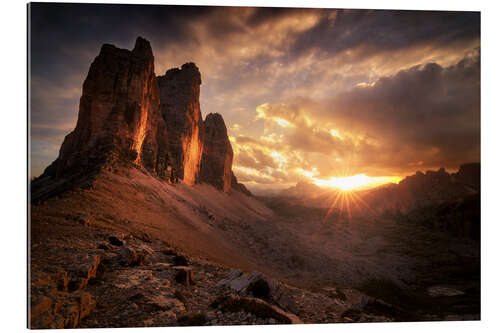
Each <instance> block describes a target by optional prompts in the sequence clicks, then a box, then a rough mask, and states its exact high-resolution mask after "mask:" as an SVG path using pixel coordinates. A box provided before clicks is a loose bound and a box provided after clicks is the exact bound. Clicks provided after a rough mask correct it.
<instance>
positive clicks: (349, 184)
mask: <svg viewBox="0 0 500 333" xmlns="http://www.w3.org/2000/svg"><path fill="white" fill-rule="evenodd" d="M312 178H313V183H314V184H315V185H317V186H320V187H333V188H338V189H340V190H342V191H353V190H361V189H367V188H372V187H376V186H379V185H384V184H387V183H398V182H399V181H400V180H401V179H402V178H401V177H395V176H392V177H369V176H367V175H365V174H359V175H354V176H349V177H331V178H330V179H326V180H325V179H318V178H314V177H312Z"/></svg>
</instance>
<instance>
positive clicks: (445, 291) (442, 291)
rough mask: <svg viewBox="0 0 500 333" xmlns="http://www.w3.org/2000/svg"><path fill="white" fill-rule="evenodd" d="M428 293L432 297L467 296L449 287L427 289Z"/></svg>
mask: <svg viewBox="0 0 500 333" xmlns="http://www.w3.org/2000/svg"><path fill="white" fill-rule="evenodd" d="M427 293H428V294H429V295H430V296H432V297H439V296H445V297H452V296H460V295H464V294H465V293H464V292H463V291H461V290H458V289H455V288H452V287H448V286H432V287H429V288H427Z"/></svg>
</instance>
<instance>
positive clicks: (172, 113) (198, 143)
mask: <svg viewBox="0 0 500 333" xmlns="http://www.w3.org/2000/svg"><path fill="white" fill-rule="evenodd" d="M156 81H157V83H158V87H159V90H160V109H161V112H162V115H163V118H164V119H165V120H166V124H167V133H168V141H169V152H170V156H171V161H172V164H173V167H174V168H175V169H176V170H177V172H178V174H179V177H180V178H181V179H183V180H184V182H186V183H187V184H190V185H192V184H194V183H196V182H198V181H199V171H200V163H201V155H202V152H203V133H204V130H203V119H202V116H201V111H200V85H201V76H200V72H199V70H198V68H197V67H196V65H195V64H194V63H188V64H184V65H183V66H182V67H181V68H180V69H179V68H173V69H170V70H168V71H167V72H166V73H165V75H163V76H158V77H157V80H156Z"/></svg>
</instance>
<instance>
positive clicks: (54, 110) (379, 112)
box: [30, 4, 480, 189]
mask: <svg viewBox="0 0 500 333" xmlns="http://www.w3.org/2000/svg"><path fill="white" fill-rule="evenodd" d="M30 28H31V30H30V32H31V45H30V46H31V47H30V50H31V62H30V64H31V73H30V74H31V75H30V87H31V175H32V176H38V175H39V174H41V173H42V172H43V170H44V169H45V167H47V166H48V165H49V164H50V163H51V162H52V161H53V160H54V159H55V158H57V155H58V151H59V147H60V145H61V143H62V140H63V138H64V136H65V135H67V134H68V133H69V132H71V130H72V129H73V128H74V127H75V125H76V120H77V116H78V103H79V98H80V96H81V90H82V84H83V81H84V79H85V77H86V75H87V73H88V68H89V66H90V64H91V62H92V60H93V59H94V58H95V57H96V56H97V54H98V53H99V50H100V47H101V45H102V44H104V43H109V44H114V45H116V46H117V47H121V48H127V49H132V48H133V46H134V42H135V39H136V38H137V36H142V37H144V38H146V39H148V40H149V41H150V42H151V46H152V48H153V53H154V55H155V72H156V74H157V75H163V74H164V73H165V72H166V70H168V69H170V68H172V67H180V66H181V65H182V64H184V63H186V62H190V61H192V62H195V63H196V64H197V66H198V67H199V69H200V72H201V75H202V85H201V96H200V103H201V110H202V114H203V116H206V115H207V114H208V113H211V112H218V113H220V114H221V115H222V116H223V117H224V120H225V122H226V126H227V128H228V132H229V136H230V141H231V144H232V147H233V150H234V162H233V170H234V172H235V174H236V176H237V177H238V180H239V181H240V182H243V183H244V184H246V185H247V186H248V187H249V188H250V189H267V188H269V189H275V188H284V187H288V186H291V185H294V184H295V183H297V182H299V181H313V182H315V183H316V184H322V183H324V182H328V181H331V180H332V179H335V178H338V177H358V178H357V179H359V177H361V176H359V175H364V177H373V178H372V179H387V180H392V179H394V180H397V179H399V178H400V177H404V176H406V175H409V174H412V173H414V172H415V171H417V170H424V171H425V170H428V169H437V168H440V167H445V168H446V169H447V170H450V171H454V170H457V169H458V167H459V166H460V164H463V163H467V162H478V161H479V160H480V14H479V13H478V12H443V11H441V12H438V11H389V10H342V9H304V8H299V9H286V8H251V7H238V8H237V7H195V6H144V5H103V4H100V5H95V4H94V5H92V4H32V7H31V26H30Z"/></svg>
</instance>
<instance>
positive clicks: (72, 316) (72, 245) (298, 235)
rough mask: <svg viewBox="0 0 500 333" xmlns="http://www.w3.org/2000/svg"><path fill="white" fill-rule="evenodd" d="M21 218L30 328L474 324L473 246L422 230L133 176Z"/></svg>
mask: <svg viewBox="0 0 500 333" xmlns="http://www.w3.org/2000/svg"><path fill="white" fill-rule="evenodd" d="M121 172H125V171H121ZM127 173H130V174H132V175H133V177H130V175H129V174H127ZM290 211H292V212H294V213H293V214H292V215H290V214H288V215H287V214H283V213H284V212H290ZM30 212H31V230H30V235H31V244H30V246H31V248H30V255H31V257H30V264H31V265H30V268H31V273H30V277H31V288H30V291H31V295H30V302H31V319H32V327H38V328H42V327H123V326H168V325H230V324H267V323H269V324H272V323H288V322H291V323H295V322H304V323H333V322H367V321H409V320H411V321H413V320H475V319H479V312H480V309H479V304H480V302H479V301H480V298H479V295H480V293H479V292H480V288H479V282H480V279H479V273H480V270H479V249H480V248H479V243H478V242H477V241H474V240H471V239H460V238H454V237H451V236H450V235H449V234H447V233H442V232H438V231H435V230H430V229H428V228H425V227H423V226H415V225H412V224H408V223H399V222H398V221H396V220H391V219H384V218H370V219H359V218H358V219H355V218H353V219H337V218H331V219H328V220H324V212H321V211H318V210H317V209H309V208H307V207H302V208H301V209H300V212H298V211H295V210H291V208H290V207H282V208H276V207H274V212H273V211H271V210H269V208H266V207H265V206H264V205H263V204H262V203H259V202H258V201H257V200H255V199H254V198H251V197H247V196H245V195H243V194H238V193H236V194H226V193H223V192H221V191H217V190H216V189H214V188H213V187H211V186H205V185H201V186H200V185H196V186H193V187H190V186H186V185H184V184H182V183H180V184H175V185H169V184H165V183H163V182H161V181H158V180H156V179H153V178H151V177H149V176H147V175H146V174H142V173H141V172H139V171H137V170H133V169H132V170H128V171H126V173H125V174H123V175H122V174H121V173H120V172H118V173H117V172H108V171H105V172H101V173H100V174H99V175H98V176H97V177H96V179H95V180H94V182H93V183H92V184H91V185H90V186H86V187H82V188H75V189H73V190H71V191H67V192H64V193H62V194H60V195H59V196H57V197H53V198H51V199H49V200H46V201H42V202H39V203H37V204H34V205H32V206H31V209H30ZM183 258H184V259H183ZM238 270H239V272H243V273H241V274H240V273H236V272H238ZM233 280H236V282H234V281H233ZM259 280H264V281H265V283H262V282H258V283H257V285H260V289H264V292H262V290H261V291H260V292H259V291H256V292H255V293H254V292H253V291H252V290H253V287H252V288H250V289H249V287H250V285H251V284H252V283H253V282H257V281H259ZM263 285H264V287H263ZM242 286H243V287H242ZM266 286H267V287H266ZM267 289H268V291H267V292H266V291H265V290H267Z"/></svg>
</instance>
